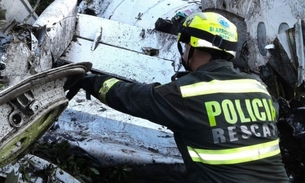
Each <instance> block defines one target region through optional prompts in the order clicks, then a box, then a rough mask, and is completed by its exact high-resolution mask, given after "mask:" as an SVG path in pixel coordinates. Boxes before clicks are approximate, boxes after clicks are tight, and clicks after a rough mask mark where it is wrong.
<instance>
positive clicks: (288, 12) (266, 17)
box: [201, 0, 305, 72]
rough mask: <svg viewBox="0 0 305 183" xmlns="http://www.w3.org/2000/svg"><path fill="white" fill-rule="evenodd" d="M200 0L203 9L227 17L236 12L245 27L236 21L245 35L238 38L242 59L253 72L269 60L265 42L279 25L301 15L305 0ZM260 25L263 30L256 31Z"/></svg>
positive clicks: (280, 27) (271, 40)
mask: <svg viewBox="0 0 305 183" xmlns="http://www.w3.org/2000/svg"><path fill="white" fill-rule="evenodd" d="M201 2H202V3H201V4H202V8H203V10H204V11H208V10H218V11H220V12H222V13H227V14H226V16H227V17H228V18H229V19H230V18H231V17H236V16H238V17H241V18H242V21H243V22H244V23H246V27H239V23H238V22H237V27H238V28H239V33H240V34H241V35H242V34H245V36H246V37H245V39H241V40H240V41H241V42H242V43H243V44H244V46H245V48H247V53H246V56H247V57H246V62H247V65H248V66H249V68H250V70H252V71H254V72H259V67H260V66H262V65H265V64H266V63H267V62H268V61H269V59H270V58H269V57H270V54H269V52H268V51H267V50H266V49H265V46H267V45H269V44H272V43H273V41H274V39H275V38H276V36H277V34H278V33H279V31H282V27H283V26H282V25H284V24H285V25H286V26H287V27H289V28H291V27H293V26H294V24H295V23H296V22H297V18H300V19H303V18H305V12H304V7H305V1H293V2H291V1H290V0H260V1H255V0H251V1H249V0H240V1H236V0H221V1H215V0H202V1H201ZM259 27H260V28H259ZM262 27H263V28H264V29H265V31H259V30H262ZM245 50H246V49H242V50H240V51H241V52H243V51H245Z"/></svg>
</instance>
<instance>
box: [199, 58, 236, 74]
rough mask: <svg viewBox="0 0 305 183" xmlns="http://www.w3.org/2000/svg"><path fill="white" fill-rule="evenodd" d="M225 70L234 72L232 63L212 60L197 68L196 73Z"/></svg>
mask: <svg viewBox="0 0 305 183" xmlns="http://www.w3.org/2000/svg"><path fill="white" fill-rule="evenodd" d="M225 70H230V71H232V70H234V67H233V63H232V62H230V61H226V60H221V59H217V60H212V61H210V62H209V63H207V64H204V65H202V66H200V67H198V68H197V70H196V71H209V72H212V71H214V72H215V71H218V72H219V71H225Z"/></svg>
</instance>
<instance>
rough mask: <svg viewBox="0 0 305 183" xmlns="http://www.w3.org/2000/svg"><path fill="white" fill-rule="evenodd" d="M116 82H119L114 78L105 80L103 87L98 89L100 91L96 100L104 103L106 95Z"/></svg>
mask: <svg viewBox="0 0 305 183" xmlns="http://www.w3.org/2000/svg"><path fill="white" fill-rule="evenodd" d="M118 81H120V80H118V79H116V78H111V79H108V80H106V81H105V82H104V83H103V86H102V87H101V88H100V90H99V92H98V93H99V96H98V98H99V100H100V101H101V102H103V103H106V94H107V93H108V91H109V90H110V88H111V87H112V86H113V85H114V84H115V83H117V82H118Z"/></svg>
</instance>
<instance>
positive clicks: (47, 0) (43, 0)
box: [29, 0, 54, 15]
mask: <svg viewBox="0 0 305 183" xmlns="http://www.w3.org/2000/svg"><path fill="white" fill-rule="evenodd" d="M53 1H54V0H29V2H30V4H31V6H32V7H33V8H34V7H35V6H37V5H36V4H37V2H38V3H39V4H38V6H37V8H36V10H35V12H36V14H37V15H40V14H41V13H42V12H43V11H44V10H45V9H46V7H48V6H49V5H50V4H51V3H52V2H53Z"/></svg>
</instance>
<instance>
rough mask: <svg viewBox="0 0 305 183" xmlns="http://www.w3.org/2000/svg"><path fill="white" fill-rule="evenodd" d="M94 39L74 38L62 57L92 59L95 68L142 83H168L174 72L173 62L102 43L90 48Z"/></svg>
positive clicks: (74, 59)
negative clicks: (93, 48) (75, 39)
mask: <svg viewBox="0 0 305 183" xmlns="http://www.w3.org/2000/svg"><path fill="white" fill-rule="evenodd" d="M91 45H92V41H88V40H84V39H81V38H78V39H77V41H72V42H71V45H70V46H69V47H68V49H67V50H66V53H65V54H64V55H63V56H62V57H61V59H64V60H68V61H72V62H84V61H89V62H92V63H93V68H94V69H98V70H101V71H105V72H109V73H113V74H116V75H120V76H123V77H127V78H130V79H132V80H136V81H139V82H143V83H151V82H160V83H167V82H169V81H170V78H171V76H172V75H173V74H174V69H173V66H172V62H170V61H166V60H163V59H159V58H156V57H152V56H148V55H144V54H140V53H137V52H133V51H129V50H125V49H120V48H117V47H113V46H109V45H105V44H99V45H98V46H97V48H96V49H95V50H94V51H91Z"/></svg>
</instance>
